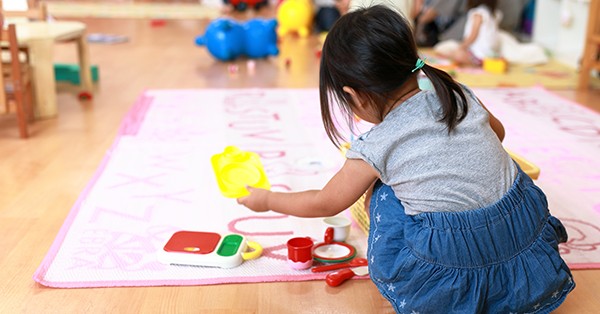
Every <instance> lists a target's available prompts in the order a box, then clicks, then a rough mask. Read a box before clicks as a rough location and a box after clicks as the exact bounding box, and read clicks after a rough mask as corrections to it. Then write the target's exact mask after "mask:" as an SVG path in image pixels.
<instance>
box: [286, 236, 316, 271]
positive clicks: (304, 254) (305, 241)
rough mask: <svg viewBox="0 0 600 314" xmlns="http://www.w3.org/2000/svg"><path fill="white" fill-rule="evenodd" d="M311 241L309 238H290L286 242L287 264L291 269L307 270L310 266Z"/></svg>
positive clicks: (311, 259)
mask: <svg viewBox="0 0 600 314" xmlns="http://www.w3.org/2000/svg"><path fill="white" fill-rule="evenodd" d="M313 244H314V243H313V241H312V240H311V239H310V238H309V237H305V238H292V239H290V240H289V241H288V242H287V248H288V264H289V265H290V267H292V268H293V269H307V268H310V267H311V266H312V263H313V257H312V248H313Z"/></svg>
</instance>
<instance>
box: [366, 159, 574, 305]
mask: <svg viewBox="0 0 600 314" xmlns="http://www.w3.org/2000/svg"><path fill="white" fill-rule="evenodd" d="M369 216H370V230H369V240H368V241H369V248H368V252H367V255H368V259H369V273H370V276H371V279H372V280H373V282H374V283H375V285H376V286H377V288H378V289H379V291H380V292H381V294H382V295H383V296H384V297H385V298H387V299H388V300H389V301H390V303H391V304H392V305H393V307H394V309H395V311H396V312H398V313H421V314H424V313H548V312H550V311H552V310H554V309H556V308H557V307H558V306H559V305H560V304H561V303H562V302H563V301H564V299H565V297H566V296H567V294H568V293H569V292H570V291H571V290H573V288H574V287H575V283H574V281H573V278H572V276H571V272H570V270H569V268H568V267H567V265H566V264H565V262H564V261H563V259H562V258H561V257H560V255H559V253H558V244H559V243H561V242H564V241H566V240H567V234H566V231H565V228H564V226H563V225H562V223H561V222H560V221H559V220H558V219H557V218H555V217H553V216H551V215H550V213H549V211H548V204H547V200H546V196H545V195H544V193H543V192H542V191H541V190H540V189H539V188H538V187H537V186H536V185H535V184H534V183H533V182H532V180H531V179H530V178H529V177H528V176H527V175H526V174H525V173H523V172H522V171H521V170H519V173H518V175H517V178H516V180H515V182H514V184H513V185H512V187H511V188H510V190H509V191H508V192H507V193H506V195H504V196H503V197H502V199H500V200H499V201H498V202H496V203H494V204H492V205H490V206H488V207H484V208H479V209H475V210H469V211H464V212H443V213H440V212H435V213H433V212H432V213H421V214H417V215H406V214H405V213H404V207H403V206H402V203H401V201H399V200H398V199H397V198H396V197H395V196H394V193H393V191H392V189H391V188H390V187H389V186H386V185H384V184H382V183H381V182H377V184H376V185H375V189H374V191H373V196H372V198H371V202H370V213H369Z"/></svg>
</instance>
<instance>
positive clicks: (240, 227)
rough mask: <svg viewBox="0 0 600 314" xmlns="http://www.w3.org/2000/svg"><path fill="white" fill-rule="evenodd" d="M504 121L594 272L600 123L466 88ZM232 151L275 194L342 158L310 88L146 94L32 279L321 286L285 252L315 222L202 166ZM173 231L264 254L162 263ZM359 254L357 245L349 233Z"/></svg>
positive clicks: (316, 226)
mask: <svg viewBox="0 0 600 314" xmlns="http://www.w3.org/2000/svg"><path fill="white" fill-rule="evenodd" d="M476 93H477V95H478V96H479V97H480V98H481V99H482V101H483V102H484V103H485V104H486V106H487V107H488V108H489V109H490V110H491V111H493V112H494V114H495V115H496V116H498V118H499V119H500V120H501V121H502V122H503V123H504V125H505V128H506V131H507V135H506V139H505V146H506V147H507V148H510V149H511V150H512V151H514V152H516V153H518V154H519V155H521V156H523V157H525V158H527V159H528V160H529V161H531V162H533V163H535V164H536V165H537V166H538V167H539V168H540V169H541V174H540V176H539V179H538V180H537V183H538V184H539V186H540V187H542V189H544V190H545V191H546V193H547V195H548V199H549V203H550V207H551V211H552V213H553V214H554V215H555V216H557V217H559V218H560V219H561V220H562V221H563V222H564V223H565V225H566V226H567V229H568V232H569V236H570V238H569V242H568V243H566V244H563V245H561V252H562V254H563V256H564V258H565V259H566V260H567V262H568V263H569V265H570V266H571V267H573V268H594V267H598V266H599V265H600V250H599V247H600V240H599V239H600V223H598V221H600V219H598V218H599V215H600V159H599V158H598V156H600V136H598V135H599V134H598V130H600V115H598V114H596V113H594V112H592V111H590V110H587V109H585V108H583V107H581V106H579V105H577V104H575V103H572V102H570V101H567V100H564V99H561V98H559V97H557V96H555V95H553V94H552V93H550V92H547V91H546V90H543V89H540V88H526V89H516V88H515V89H496V90H484V89H479V90H476ZM228 145H236V146H238V147H240V148H241V149H244V150H250V151H254V152H257V153H258V154H259V155H260V156H261V159H262V161H263V163H264V166H265V170H266V172H267V175H268V177H269V180H270V181H271V185H272V189H273V190H281V191H287V190H302V189H310V188H319V187H321V186H322V185H323V184H325V183H326V182H327V180H328V179H329V178H330V177H331V175H332V174H333V173H335V171H336V170H337V169H338V167H339V166H340V165H341V164H342V163H343V156H342V154H340V153H339V152H338V151H337V150H336V149H335V148H334V147H333V145H331V144H330V143H329V141H328V139H327V137H326V135H325V133H324V131H323V127H322V125H321V118H320V110H319V98H318V92H317V90H314V89H255V90H253V89H239V90H235V89H221V90H217V89H215V90H152V91H147V92H145V93H143V95H141V96H140V98H139V100H138V102H137V103H136V104H135V105H134V106H133V107H132V109H131V111H130V113H129V114H128V115H127V116H126V117H125V118H124V120H123V124H122V126H121V129H120V132H119V136H118V137H117V139H116V140H115V142H114V144H113V146H112V147H111V149H110V150H109V152H108V153H107V154H106V156H105V158H104V160H103V161H102V164H101V165H100V166H99V168H98V170H97V172H96V174H95V176H94V177H93V178H92V179H91V181H90V183H89V184H88V186H87V188H86V189H85V190H84V191H83V192H82V194H81V195H80V197H79V199H78V201H77V202H76V204H75V205H74V206H73V208H72V209H71V212H70V214H69V216H68V217H67V219H66V221H65V223H64V225H63V226H62V228H61V230H60V232H59V234H58V235H57V237H56V239H55V241H54V243H53V245H52V247H51V248H50V250H49V252H48V254H47V256H46V257H45V259H44V260H43V262H42V263H41V265H40V267H39V268H38V270H37V271H36V273H35V275H34V279H35V280H36V281H37V282H39V283H41V284H43V285H46V286H50V287H60V288H77V287H111V286H159V285H203V284H221V283H240V282H266V281H299V280H315V279H323V278H324V274H313V273H311V272H310V271H309V270H307V271H297V270H292V269H291V268H290V267H288V265H287V261H286V254H287V253H286V249H285V243H286V241H287V240H288V239H289V238H292V237H296V236H308V237H311V238H313V239H314V240H315V241H317V242H318V241H321V239H322V237H323V231H324V227H323V224H322V222H321V220H320V219H306V218H295V217H291V216H285V215H279V214H274V213H261V214H258V213H254V212H252V211H250V210H248V209H246V208H244V207H242V206H240V205H238V204H237V203H236V202H235V200H234V199H228V198H224V197H223V196H222V195H221V194H220V192H219V189H218V187H217V184H216V181H215V178H214V174H213V172H212V169H211V165H210V157H211V156H212V155H213V154H216V153H219V152H221V151H223V148H224V147H225V146H228ZM178 230H196V231H207V232H216V233H221V234H223V233H231V232H233V233H238V234H243V235H244V236H245V237H246V238H248V239H249V240H252V241H255V242H258V243H260V244H261V245H262V246H263V248H264V252H263V256H262V257H261V258H259V259H256V260H249V261H245V262H244V263H243V264H242V265H240V266H238V267H234V268H230V269H221V268H206V267H195V266H172V265H164V264H161V263H159V262H158V261H157V252H158V251H159V250H161V249H162V247H163V245H164V244H165V242H166V241H167V240H168V239H169V237H170V236H171V235H172V234H173V233H174V232H175V231H178ZM348 242H349V243H350V244H352V245H353V246H355V247H356V248H357V251H358V256H364V254H365V252H366V237H365V235H364V233H363V232H362V231H361V230H360V229H359V228H358V227H357V226H354V227H353V230H352V231H351V236H350V238H349V239H348Z"/></svg>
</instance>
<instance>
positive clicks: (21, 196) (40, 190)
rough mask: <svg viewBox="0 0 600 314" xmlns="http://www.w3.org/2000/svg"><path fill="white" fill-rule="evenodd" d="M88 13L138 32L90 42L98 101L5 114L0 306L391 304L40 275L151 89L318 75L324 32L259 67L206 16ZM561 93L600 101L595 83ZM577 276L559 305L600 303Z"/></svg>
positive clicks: (61, 51)
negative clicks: (211, 30)
mask: <svg viewBox="0 0 600 314" xmlns="http://www.w3.org/2000/svg"><path fill="white" fill-rule="evenodd" d="M83 21H84V22H86V23H88V27H89V32H91V33H108V34H119V35H126V36H128V37H129V42H128V43H125V44H118V45H103V44H91V46H90V50H91V60H92V63H93V64H96V65H98V68H99V71H100V81H99V82H98V84H97V89H96V91H95V94H94V98H93V100H91V101H85V102H80V101H78V99H77V97H76V94H77V89H76V88H73V87H70V86H64V85H61V86H59V96H58V99H59V115H58V117H56V118H54V119H48V120H42V121H36V122H35V123H34V124H33V125H31V138H30V139H28V140H21V139H19V138H18V134H17V129H16V123H15V121H14V116H12V115H5V114H0V156H1V157H0V158H1V163H0V234H1V237H0V249H1V252H2V253H1V254H0V282H1V283H2V284H0V313H21V312H22V313H105V312H110V313H146V312H161V313H169V312H181V313H214V312H218V313H231V312H235V313H240V312H242V313H388V312H393V310H392V309H391V307H390V305H389V304H388V303H387V301H385V300H384V299H383V298H382V297H381V296H380V294H379V292H378V291H377V289H376V288H375V286H374V285H373V284H372V283H371V282H370V281H368V280H355V281H350V282H348V283H346V284H344V285H343V286H341V287H338V288H330V287H327V286H326V285H325V283H324V282H321V281H312V282H289V283H288V282H278V283H262V284H232V285H214V286H196V287H142V288H103V289H51V288H46V287H43V286H41V285H38V284H36V283H35V282H34V281H33V280H32V275H33V273H34V271H35V270H36V268H37V267H38V266H39V265H40V263H41V261H42V259H43V258H44V256H45V255H46V253H47V251H48V249H49V247H50V245H51V243H52V241H53V240H54V238H55V236H56V235H57V233H58V231H59V228H60V227H61V225H62V223H63V221H64V219H65V217H66V216H67V214H68V212H69V210H70V208H71V206H73V204H74V202H75V200H76V199H77V197H78V195H79V193H80V192H81V191H82V190H83V189H84V187H85V186H86V184H87V183H88V181H89V180H90V179H91V178H92V175H93V174H94V172H95V170H96V168H97V167H98V165H99V163H100V161H101V159H102V157H103V156H104V154H105V153H106V151H107V149H108V148H109V147H110V145H111V144H112V142H113V140H114V138H115V135H116V132H117V129H118V127H119V124H120V122H121V119H122V117H123V116H124V115H125V113H126V112H127V110H128V109H129V107H130V106H131V105H132V104H133V103H134V101H135V100H136V98H137V97H138V95H140V94H141V93H142V91H143V90H145V89H169V88H214V87H228V88H231V87H286V88H295V87H311V88H316V87H317V86H318V75H317V72H318V59H317V58H316V56H315V49H316V47H317V45H318V40H317V39H316V38H309V39H297V38H286V39H284V40H283V41H282V42H281V44H280V49H281V55H280V56H279V57H278V58H272V59H269V60H259V61H257V64H256V73H255V74H253V75H252V74H251V73H248V72H247V70H246V61H243V60H241V61H238V62H237V65H238V67H239V72H238V73H235V74H231V73H229V72H228V64H225V63H220V62H217V61H214V60H213V59H212V58H211V57H210V56H209V55H208V54H207V52H206V50H205V49H203V48H199V47H196V46H194V38H195V36H197V35H199V34H201V33H202V32H203V28H204V25H205V22H203V21H168V22H167V24H166V25H164V26H159V27H153V26H151V24H150V22H149V21H147V20H114V19H110V20H91V19H90V20H83ZM55 59H56V62H70V63H73V62H75V60H76V54H75V47H74V46H72V45H71V44H61V45H60V46H58V47H57V48H56V56H55ZM287 59H289V60H290V61H291V63H290V64H289V67H287V66H286V60H287ZM560 94H562V95H564V96H566V97H568V98H570V99H574V100H576V101H578V102H580V103H582V104H584V105H587V106H589V107H592V108H595V110H598V111H600V106H599V104H600V92H598V91H594V92H582V93H578V92H574V91H563V92H560ZM0 110H1V109H0ZM199 123H201V122H200V121H199ZM574 275H575V280H576V283H577V288H576V289H575V291H574V292H573V293H572V294H571V295H570V296H569V297H568V298H567V300H566V302H565V303H564V304H563V305H562V306H561V307H560V308H559V309H558V310H557V311H556V313H600V298H598V291H600V270H593V271H574ZM506 288H507V289H510V287H506ZM440 310H441V311H442V312H443V309H440Z"/></svg>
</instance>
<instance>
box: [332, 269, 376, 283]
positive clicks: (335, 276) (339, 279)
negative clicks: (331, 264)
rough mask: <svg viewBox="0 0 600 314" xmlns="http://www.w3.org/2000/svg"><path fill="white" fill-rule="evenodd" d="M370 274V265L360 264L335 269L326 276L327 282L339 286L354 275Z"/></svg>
mask: <svg viewBox="0 0 600 314" xmlns="http://www.w3.org/2000/svg"><path fill="white" fill-rule="evenodd" d="M368 274H369V266H360V267H356V268H354V269H350V268H345V269H342V270H338V271H334V272H332V273H329V274H327V276H325V282H326V283H327V285H329V286H331V287H337V286H339V285H341V284H342V283H344V281H346V280H348V279H350V278H352V277H354V276H366V275H368Z"/></svg>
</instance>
